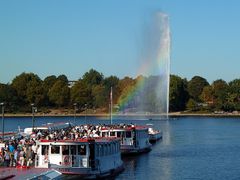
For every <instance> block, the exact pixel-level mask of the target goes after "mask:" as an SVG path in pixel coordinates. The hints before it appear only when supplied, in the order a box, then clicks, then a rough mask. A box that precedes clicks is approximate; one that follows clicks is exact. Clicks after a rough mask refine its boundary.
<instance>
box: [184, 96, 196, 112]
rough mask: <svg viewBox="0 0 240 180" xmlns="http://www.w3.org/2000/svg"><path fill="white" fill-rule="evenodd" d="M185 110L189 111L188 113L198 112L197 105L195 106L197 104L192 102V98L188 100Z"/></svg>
mask: <svg viewBox="0 0 240 180" xmlns="http://www.w3.org/2000/svg"><path fill="white" fill-rule="evenodd" d="M186 106H187V109H188V110H190V111H196V110H198V105H197V102H196V101H194V100H193V99H192V98H190V99H189V100H188V102H187V105H186Z"/></svg>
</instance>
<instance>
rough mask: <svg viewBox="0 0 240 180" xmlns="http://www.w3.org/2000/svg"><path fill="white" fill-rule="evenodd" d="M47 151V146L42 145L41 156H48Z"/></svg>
mask: <svg viewBox="0 0 240 180" xmlns="http://www.w3.org/2000/svg"><path fill="white" fill-rule="evenodd" d="M48 149H49V146H48V145H42V155H46V154H48Z"/></svg>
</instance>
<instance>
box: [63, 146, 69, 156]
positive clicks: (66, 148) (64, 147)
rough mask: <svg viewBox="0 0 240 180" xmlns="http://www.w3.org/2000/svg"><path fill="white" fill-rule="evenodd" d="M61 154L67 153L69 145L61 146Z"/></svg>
mask: <svg viewBox="0 0 240 180" xmlns="http://www.w3.org/2000/svg"><path fill="white" fill-rule="evenodd" d="M62 155H69V146H66V145H63V146H62Z"/></svg>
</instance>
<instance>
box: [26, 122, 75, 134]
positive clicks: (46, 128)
mask: <svg viewBox="0 0 240 180" xmlns="http://www.w3.org/2000/svg"><path fill="white" fill-rule="evenodd" d="M71 126H73V124H72V123H69V122H67V123H65V122H58V123H47V124H45V125H43V126H36V127H34V130H35V131H37V132H38V131H40V132H42V131H51V130H59V129H67V128H69V127H71ZM32 130H33V128H32V127H28V128H25V129H24V132H23V134H24V135H31V134H32V133H33V131H32Z"/></svg>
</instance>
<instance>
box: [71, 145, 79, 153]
mask: <svg viewBox="0 0 240 180" xmlns="http://www.w3.org/2000/svg"><path fill="white" fill-rule="evenodd" d="M70 152H71V155H76V153H77V146H75V145H71V146H70Z"/></svg>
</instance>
